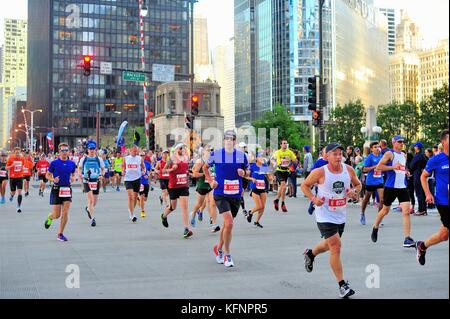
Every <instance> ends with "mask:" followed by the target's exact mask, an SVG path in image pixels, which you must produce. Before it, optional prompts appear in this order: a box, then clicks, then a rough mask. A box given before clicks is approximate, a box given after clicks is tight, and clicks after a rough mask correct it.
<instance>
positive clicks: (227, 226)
mask: <svg viewBox="0 0 450 319" xmlns="http://www.w3.org/2000/svg"><path fill="white" fill-rule="evenodd" d="M224 144H225V147H224V148H222V149H220V150H217V151H214V152H213V153H211V156H210V158H209V159H208V161H207V163H205V165H203V172H204V173H205V180H206V181H207V182H208V183H209V184H210V185H211V188H212V189H214V201H215V203H216V206H217V208H218V209H219V214H222V216H223V226H222V229H221V230H220V238H219V243H218V244H216V245H215V246H214V254H215V255H216V261H217V262H218V263H219V264H224V265H225V267H233V266H234V263H233V259H232V258H231V250H230V244H231V238H232V230H233V219H234V218H235V217H236V215H237V213H238V212H239V204H240V198H241V194H242V177H244V176H246V175H247V170H248V159H247V156H246V155H245V153H243V152H241V151H239V150H236V149H235V145H236V133H235V132H234V131H232V130H228V131H226V132H225V134H224ZM213 165H214V166H215V173H216V179H215V180H213V179H212V178H211V174H210V172H209V168H210V167H211V166H213ZM224 246H225V247H224ZM222 248H223V250H222Z"/></svg>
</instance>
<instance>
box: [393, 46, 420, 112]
mask: <svg viewBox="0 0 450 319" xmlns="http://www.w3.org/2000/svg"><path fill="white" fill-rule="evenodd" d="M419 64H420V60H419V56H418V55H417V54H416V53H413V52H402V53H396V54H395V55H393V56H391V57H390V59H389V82H390V91H391V94H390V101H395V102H398V103H405V102H406V101H411V102H413V103H416V102H417V101H418V100H417V97H418V85H419Z"/></svg>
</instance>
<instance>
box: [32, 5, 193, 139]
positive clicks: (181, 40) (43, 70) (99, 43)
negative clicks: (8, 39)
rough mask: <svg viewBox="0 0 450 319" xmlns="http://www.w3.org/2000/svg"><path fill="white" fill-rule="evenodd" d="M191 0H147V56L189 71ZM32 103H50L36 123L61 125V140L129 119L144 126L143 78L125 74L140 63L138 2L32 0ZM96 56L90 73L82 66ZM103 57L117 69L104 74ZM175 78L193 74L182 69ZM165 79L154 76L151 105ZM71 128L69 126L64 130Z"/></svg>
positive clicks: (112, 130) (110, 130)
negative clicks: (97, 118) (97, 117)
mask: <svg viewBox="0 0 450 319" xmlns="http://www.w3.org/2000/svg"><path fill="white" fill-rule="evenodd" d="M188 2H189V1H186V0H174V1H147V3H148V15H147V16H146V17H144V36H145V38H144V41H145V62H146V67H147V71H148V70H151V69H152V65H153V64H154V63H158V64H168V65H174V66H175V73H176V74H188V73H189V67H188V66H189V64H188V61H189V59H188V58H189V56H188V55H189V54H188V53H189V49H188V43H189V42H188V41H189V37H188V36H189V10H188ZM28 14H29V27H30V28H29V30H30V34H29V39H28V40H29V42H28V45H29V61H30V63H29V67H28V70H29V72H28V103H29V105H34V106H40V107H43V108H44V110H45V112H44V113H42V114H40V113H39V114H35V122H36V123H37V125H39V126H41V127H45V128H46V129H47V130H50V129H51V128H58V129H57V130H55V135H56V138H55V141H56V143H58V142H60V141H66V142H69V143H70V144H71V145H74V144H76V142H77V141H78V140H79V139H80V138H85V137H87V136H95V129H96V123H95V122H96V121H95V115H96V111H99V112H100V115H101V118H100V134H101V135H102V136H104V135H109V136H114V135H117V130H118V128H119V126H120V124H121V122H122V121H124V120H126V121H128V124H129V127H134V126H143V125H144V101H143V89H142V83H140V82H135V81H126V80H124V79H123V78H122V70H136V71H139V70H141V50H140V49H141V46H140V33H139V2H138V1H137V0H136V1H100V0H92V1H89V3H87V1H83V0H59V1H51V0H29V5H28ZM84 55H91V56H92V65H93V69H92V72H91V75H90V76H89V77H86V76H83V69H82V68H80V64H81V63H82V60H83V56H84ZM100 62H111V63H112V68H113V71H112V74H100V70H99V69H98V67H99V66H100ZM175 79H176V80H179V79H181V80H186V77H183V76H177V75H176V77H175ZM158 84H159V83H158V82H156V83H155V82H154V81H151V78H150V81H149V86H148V91H147V95H148V100H149V101H148V104H149V108H150V111H152V110H153V108H154V91H155V89H156V85H158ZM65 127H67V129H63V128H65Z"/></svg>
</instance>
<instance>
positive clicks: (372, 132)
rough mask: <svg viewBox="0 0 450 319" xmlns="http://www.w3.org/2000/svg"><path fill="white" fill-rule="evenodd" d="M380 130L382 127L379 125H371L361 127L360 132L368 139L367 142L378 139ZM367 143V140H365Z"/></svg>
mask: <svg viewBox="0 0 450 319" xmlns="http://www.w3.org/2000/svg"><path fill="white" fill-rule="evenodd" d="M381 131H382V128H381V127H379V126H373V127H369V128H368V127H366V126H363V127H361V133H362V134H364V136H365V137H366V138H367V140H368V144H370V142H372V141H376V140H378V134H380V133H381ZM366 143H367V142H366Z"/></svg>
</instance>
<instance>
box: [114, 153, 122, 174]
mask: <svg viewBox="0 0 450 319" xmlns="http://www.w3.org/2000/svg"><path fill="white" fill-rule="evenodd" d="M122 162H123V157H116V158H115V159H114V171H116V172H122Z"/></svg>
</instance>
